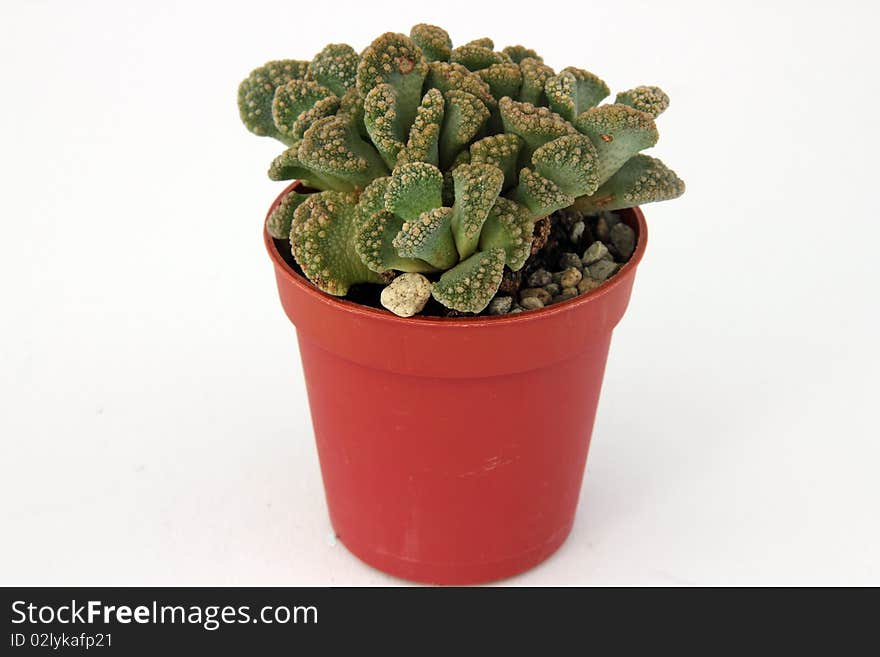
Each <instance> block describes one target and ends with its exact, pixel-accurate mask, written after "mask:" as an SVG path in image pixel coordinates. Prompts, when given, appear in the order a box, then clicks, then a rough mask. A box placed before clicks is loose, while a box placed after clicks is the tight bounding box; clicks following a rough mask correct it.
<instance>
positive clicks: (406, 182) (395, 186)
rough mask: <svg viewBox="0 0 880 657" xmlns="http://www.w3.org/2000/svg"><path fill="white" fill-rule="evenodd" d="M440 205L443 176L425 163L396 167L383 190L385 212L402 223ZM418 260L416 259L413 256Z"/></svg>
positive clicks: (413, 219) (412, 163)
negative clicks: (401, 220) (390, 213)
mask: <svg viewBox="0 0 880 657" xmlns="http://www.w3.org/2000/svg"><path fill="white" fill-rule="evenodd" d="M441 205H443V174H442V173H441V172H440V169H438V168H437V167H435V166H433V165H431V164H428V163H427V162H409V163H407V164H401V165H400V166H398V167H396V168H395V169H394V171H393V172H392V173H391V179H390V180H389V181H388V187H387V188H386V190H385V209H386V210H388V211H389V212H393V213H394V214H396V215H397V216H398V217H401V218H402V219H403V220H404V221H415V220H416V219H418V218H419V216H420V215H421V214H422V213H424V212H426V211H428V210H433V209H434V208H439V207H440V206H441ZM412 257H418V256H412Z"/></svg>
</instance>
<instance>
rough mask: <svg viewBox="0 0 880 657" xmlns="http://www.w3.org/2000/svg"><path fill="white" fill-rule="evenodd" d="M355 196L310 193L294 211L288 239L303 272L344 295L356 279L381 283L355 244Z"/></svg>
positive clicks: (309, 277) (333, 193)
mask: <svg viewBox="0 0 880 657" xmlns="http://www.w3.org/2000/svg"><path fill="white" fill-rule="evenodd" d="M356 203H357V196H356V195H355V194H349V193H343V192H335V191H327V192H321V193H319V194H310V195H309V197H308V198H307V199H306V200H305V201H304V202H303V203H301V204H300V206H299V207H298V208H297V209H296V211H295V212H294V215H293V223H292V226H291V230H290V243H291V247H292V250H293V257H294V258H296V261H297V262H298V263H299V266H300V267H302V270H303V273H304V274H305V275H306V278H308V279H309V280H310V281H311V282H312V283H314V284H315V285H316V286H317V287H318V288H319V289H321V290H323V291H324V292H327V293H328V294H333V295H335V296H344V295H345V294H347V293H348V289H349V287H350V286H352V285H354V284H356V283H381V282H382V277H381V276H379V274H377V273H376V272H373V271H370V270H369V269H368V268H367V267H366V266H365V265H364V263H363V262H362V261H361V259H360V257H359V256H358V254H357V251H356V250H355V246H354V237H355V234H356V231H355V229H356V223H357V215H358V213H357V210H356Z"/></svg>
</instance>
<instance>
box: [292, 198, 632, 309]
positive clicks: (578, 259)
mask: <svg viewBox="0 0 880 657" xmlns="http://www.w3.org/2000/svg"><path fill="white" fill-rule="evenodd" d="M635 239H636V238H635V234H634V232H633V230H632V229H631V228H630V227H629V226H627V225H626V224H624V223H622V222H621V221H620V219H619V217H618V216H617V213H615V212H601V213H598V214H590V215H584V214H582V213H580V212H578V211H576V210H574V209H571V208H566V209H564V210H559V211H557V212H554V213H553V214H552V215H550V216H549V217H544V218H543V219H539V220H538V221H537V222H536V223H535V231H534V238H533V242H532V255H531V256H529V258H528V260H526V263H525V265H523V268H522V269H520V270H519V271H516V272H514V271H511V270H510V269H508V268H507V267H505V268H504V277H503V279H502V281H501V285H500V287H499V289H498V292H497V294H496V295H495V297H494V298H493V299H492V302H490V304H489V306H487V308H486V309H485V310H483V311H482V312H480V313H477V314H478V315H481V316H483V315H504V314H510V313H518V312H523V311H524V310H537V309H539V308H543V307H545V306H549V305H552V304H554V303H559V302H560V301H566V300H568V299H571V298H573V297H575V296H577V295H578V294H584V293H586V292H589V291H590V290H593V289H595V288H596V287H598V286H599V285H601V284H602V283H603V282H605V281H606V280H608V279H609V278H611V277H612V276H614V274H615V273H616V272H617V270H618V269H619V268H620V266H621V265H622V264H623V263H625V262H626V261H627V260H629V258H630V257H631V256H632V253H633V250H634V249H635ZM275 246H276V248H277V249H278V252H279V253H280V254H281V256H282V257H283V258H284V261H285V262H286V263H287V264H288V265H290V267H291V268H292V269H293V270H294V271H296V272H297V273H298V274H299V275H301V276H302V269H300V267H299V265H298V264H297V263H296V260H294V258H293V255H292V254H291V252H290V244H289V243H288V242H287V241H286V240H275ZM429 277H430V275H429ZM389 280H391V278H389ZM381 292H382V286H381V285H373V284H363V285H354V286H352V287H351V289H350V290H349V292H348V294H347V295H346V296H345V298H346V299H347V300H349V301H353V302H355V303H359V304H361V305H364V306H370V307H371V308H378V309H380V310H385V309H384V308H383V307H382V305H381V304H380V303H379V295H380V293H381ZM386 312H387V311H386ZM419 316H422V317H424V316H428V317H472V316H475V313H463V312H459V311H456V310H450V309H449V308H446V307H445V306H443V305H442V304H440V303H439V302H438V301H436V300H435V299H433V298H431V299H429V300H428V303H427V305H426V306H425V308H424V309H423V310H422V312H420V313H419Z"/></svg>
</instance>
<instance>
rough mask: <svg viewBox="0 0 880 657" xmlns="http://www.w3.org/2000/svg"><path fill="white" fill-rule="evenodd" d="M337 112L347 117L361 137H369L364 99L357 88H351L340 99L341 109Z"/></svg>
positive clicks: (338, 114)
mask: <svg viewBox="0 0 880 657" xmlns="http://www.w3.org/2000/svg"><path fill="white" fill-rule="evenodd" d="M336 114H337V116H341V117H345V118H347V119H348V121H349V123H351V125H352V126H354V128H355V129H356V130H357V131H358V134H360V135H361V137H369V134H368V133H367V126H366V124H365V123H364V99H363V98H361V97H360V94H358V91H357V89H349V90H348V91H347V92H345V95H344V96H343V97H342V98H340V99H339V111H338V112H337V113H336Z"/></svg>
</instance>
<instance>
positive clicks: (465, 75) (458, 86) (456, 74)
mask: <svg viewBox="0 0 880 657" xmlns="http://www.w3.org/2000/svg"><path fill="white" fill-rule="evenodd" d="M426 84H427V85H428V86H429V87H432V88H434V89H439V90H440V91H442V92H443V95H444V96H445V95H446V94H447V92H449V91H452V90H459V91H466V92H467V93H469V94H471V95H472V96H476V97H477V98H479V99H480V100H482V101H483V103H485V104H486V106H487V107H488V108H489V109H492V108H493V107H495V104H496V103H495V98H494V97H493V96H492V90H491V89H489V85H488V84H486V82H485V81H484V80H483V79H482V78H481V77H480V76H479V75H477V74H476V73H474V72H472V71H469V70H467V69H466V68H465V67H464V66H462V65H461V64H455V63H448V62H431V64H430V65H429V67H428V78H427V81H426Z"/></svg>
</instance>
